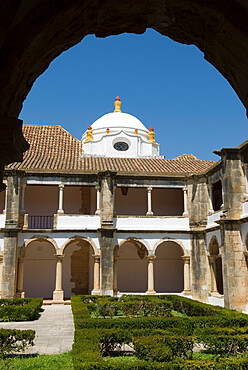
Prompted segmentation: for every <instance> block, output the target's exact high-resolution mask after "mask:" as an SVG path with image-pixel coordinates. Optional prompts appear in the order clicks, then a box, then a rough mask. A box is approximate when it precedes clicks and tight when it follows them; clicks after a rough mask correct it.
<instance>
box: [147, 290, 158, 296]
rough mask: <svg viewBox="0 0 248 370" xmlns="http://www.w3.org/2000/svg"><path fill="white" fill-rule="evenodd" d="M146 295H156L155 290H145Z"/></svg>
mask: <svg viewBox="0 0 248 370" xmlns="http://www.w3.org/2000/svg"><path fill="white" fill-rule="evenodd" d="M146 294H148V295H153V294H156V291H155V290H147V291H146Z"/></svg>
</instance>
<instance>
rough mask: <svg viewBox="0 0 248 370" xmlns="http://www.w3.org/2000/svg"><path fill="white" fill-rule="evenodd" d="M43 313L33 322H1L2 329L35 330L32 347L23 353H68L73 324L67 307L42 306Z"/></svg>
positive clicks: (71, 340) (70, 346) (70, 345)
mask: <svg viewBox="0 0 248 370" xmlns="http://www.w3.org/2000/svg"><path fill="white" fill-rule="evenodd" d="M42 308H43V310H44V311H43V312H42V313H41V315H40V318H39V319H38V320H35V321H22V322H4V323H3V322H2V323H0V328H1V329H2V328H3V329H21V330H25V329H32V330H35V333H36V335H35V341H34V344H35V345H34V346H33V347H29V349H28V350H27V351H25V352H24V353H30V354H31V353H32V354H35V353H37V354H39V355H51V354H58V353H63V352H67V351H70V350H71V349H72V343H73V338H74V322H73V315H72V312H71V306H69V305H51V306H42Z"/></svg>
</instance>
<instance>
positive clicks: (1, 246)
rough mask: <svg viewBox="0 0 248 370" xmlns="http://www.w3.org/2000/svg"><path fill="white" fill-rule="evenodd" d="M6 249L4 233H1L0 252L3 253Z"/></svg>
mask: <svg viewBox="0 0 248 370" xmlns="http://www.w3.org/2000/svg"><path fill="white" fill-rule="evenodd" d="M3 249H4V233H0V251H1V252H3Z"/></svg>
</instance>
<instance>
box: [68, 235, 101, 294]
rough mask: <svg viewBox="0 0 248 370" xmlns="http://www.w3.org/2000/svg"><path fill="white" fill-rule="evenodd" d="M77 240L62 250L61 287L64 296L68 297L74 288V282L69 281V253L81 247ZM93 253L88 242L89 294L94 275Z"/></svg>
mask: <svg viewBox="0 0 248 370" xmlns="http://www.w3.org/2000/svg"><path fill="white" fill-rule="evenodd" d="M76 244H77V241H75V242H73V243H71V244H70V245H68V247H66V248H65V250H64V255H65V256H64V258H63V265H62V269H63V279H62V289H63V291H64V297H65V298H70V297H71V296H72V295H75V294H74V293H73V292H72V289H73V288H75V282H72V281H71V255H72V253H73V252H74V251H76V250H79V249H80V248H81V247H78V246H77V245H76ZM93 254H94V251H93V249H92V248H91V246H90V244H89V291H88V294H90V292H91V290H92V289H93V277H94V259H93V257H92V255H93Z"/></svg>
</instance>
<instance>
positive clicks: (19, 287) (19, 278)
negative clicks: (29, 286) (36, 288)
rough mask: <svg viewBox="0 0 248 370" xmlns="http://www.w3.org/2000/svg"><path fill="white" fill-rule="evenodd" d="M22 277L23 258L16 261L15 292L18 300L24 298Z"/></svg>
mask: <svg viewBox="0 0 248 370" xmlns="http://www.w3.org/2000/svg"><path fill="white" fill-rule="evenodd" d="M23 276H24V257H19V259H18V273H17V292H16V296H17V297H18V298H25V292H24V291H23Z"/></svg>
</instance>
